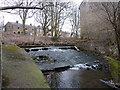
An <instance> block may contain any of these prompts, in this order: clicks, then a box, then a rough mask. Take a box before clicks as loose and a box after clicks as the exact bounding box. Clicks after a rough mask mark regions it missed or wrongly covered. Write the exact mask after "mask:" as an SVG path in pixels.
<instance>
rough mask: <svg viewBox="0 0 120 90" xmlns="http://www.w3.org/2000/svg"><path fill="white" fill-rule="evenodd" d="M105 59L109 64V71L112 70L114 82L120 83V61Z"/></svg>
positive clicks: (106, 57)
mask: <svg viewBox="0 0 120 90" xmlns="http://www.w3.org/2000/svg"><path fill="white" fill-rule="evenodd" d="M104 58H105V59H106V60H107V61H108V63H109V69H110V72H111V75H112V77H113V80H114V81H115V82H119V83H120V61H118V60H114V59H113V58H110V57H108V56H104Z"/></svg>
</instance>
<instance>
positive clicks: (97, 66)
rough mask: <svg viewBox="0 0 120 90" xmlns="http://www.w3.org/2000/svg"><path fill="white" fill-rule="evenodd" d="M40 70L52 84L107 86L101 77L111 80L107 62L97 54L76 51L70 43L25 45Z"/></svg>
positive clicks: (63, 86)
mask: <svg viewBox="0 0 120 90" xmlns="http://www.w3.org/2000/svg"><path fill="white" fill-rule="evenodd" d="M27 51H28V54H29V55H30V56H31V57H32V58H33V59H34V61H35V63H36V64H37V65H38V67H39V68H40V69H41V70H42V71H43V74H44V75H45V77H46V80H47V82H48V84H49V85H50V87H51V88H109V87H108V86H106V85H104V84H103V83H101V82H100V79H103V80H110V79H111V75H110V72H109V70H108V64H107V62H106V61H105V60H104V59H103V58H102V57H101V56H100V55H98V54H95V53H90V52H85V51H79V52H78V51H76V50H75V48H74V47H72V46H50V47H36V48H29V49H27Z"/></svg>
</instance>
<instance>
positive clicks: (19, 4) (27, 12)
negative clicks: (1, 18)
mask: <svg viewBox="0 0 120 90" xmlns="http://www.w3.org/2000/svg"><path fill="white" fill-rule="evenodd" d="M5 4H7V5H8V6H7V7H1V8H0V9H1V10H6V9H12V10H11V11H7V12H8V13H11V14H18V15H19V16H20V18H21V20H22V26H23V34H26V30H25V23H26V20H27V19H28V18H31V17H32V16H33V15H34V14H35V12H36V10H33V9H40V10H42V9H43V8H41V7H37V6H38V4H40V2H37V1H35V0H18V1H15V0H13V1H11V3H9V2H8V1H7V0H6V1H5ZM9 4H11V5H9Z"/></svg>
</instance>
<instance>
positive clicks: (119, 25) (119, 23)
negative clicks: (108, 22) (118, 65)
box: [116, 7, 120, 60]
mask: <svg viewBox="0 0 120 90" xmlns="http://www.w3.org/2000/svg"><path fill="white" fill-rule="evenodd" d="M116 36H117V47H118V60H120V7H119V10H118V21H117V28H116Z"/></svg>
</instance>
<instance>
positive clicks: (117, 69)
mask: <svg viewBox="0 0 120 90" xmlns="http://www.w3.org/2000/svg"><path fill="white" fill-rule="evenodd" d="M79 50H80V51H85V52H90V53H93V54H95V55H96V54H97V55H98V56H100V57H103V59H105V60H107V62H108V64H109V70H110V72H111V75H112V77H113V80H114V81H115V82H119V83H120V61H118V60H115V59H113V58H111V57H109V56H106V55H107V54H102V53H100V52H98V51H95V50H86V49H83V48H79ZM114 58H115V57H114Z"/></svg>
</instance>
